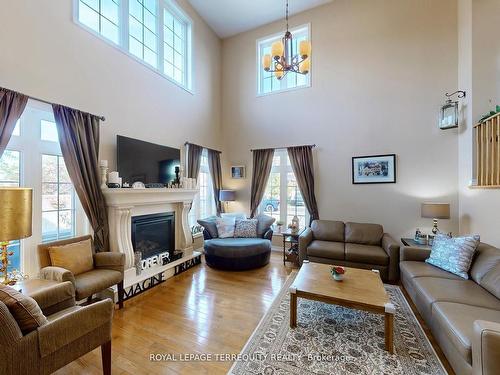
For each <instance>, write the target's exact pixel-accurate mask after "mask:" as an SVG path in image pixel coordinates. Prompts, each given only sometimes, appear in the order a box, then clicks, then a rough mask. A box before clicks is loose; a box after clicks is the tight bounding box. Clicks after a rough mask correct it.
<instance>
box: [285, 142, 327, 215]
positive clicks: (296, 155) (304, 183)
mask: <svg viewBox="0 0 500 375" xmlns="http://www.w3.org/2000/svg"><path fill="white" fill-rule="evenodd" d="M287 150H288V157H289V158H290V163H291V164H292V169H293V173H295V178H296V179H297V185H299V189H300V193H301V194H302V198H303V199H304V204H305V205H306V208H307V211H309V215H310V217H311V220H310V222H312V221H313V220H317V219H319V212H318V204H317V203H316V195H315V194H314V165H313V154H312V146H298V147H289V148H288V149H287ZM309 224H310V223H309Z"/></svg>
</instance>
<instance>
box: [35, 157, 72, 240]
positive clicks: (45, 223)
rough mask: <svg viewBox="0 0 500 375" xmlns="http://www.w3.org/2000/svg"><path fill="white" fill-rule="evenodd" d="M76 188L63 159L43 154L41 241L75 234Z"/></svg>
mask: <svg viewBox="0 0 500 375" xmlns="http://www.w3.org/2000/svg"><path fill="white" fill-rule="evenodd" d="M74 201H75V191H74V189H73V185H72V184H71V180H70V178H69V174H68V170H67V169H66V165H65V164H64V159H63V157H62V156H59V155H42V241H43V242H50V241H56V240H60V239H64V238H69V237H73V236H74V235H75V225H74V223H75V202H74Z"/></svg>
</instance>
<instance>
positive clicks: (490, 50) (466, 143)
mask: <svg viewBox="0 0 500 375" xmlns="http://www.w3.org/2000/svg"><path fill="white" fill-rule="evenodd" d="M458 14H459V25H458V26H459V51H460V53H459V81H460V84H459V86H460V87H461V89H462V90H467V93H468V98H467V99H466V100H465V101H464V102H463V104H464V107H463V113H464V118H463V123H462V131H461V132H460V139H459V190H460V232H461V233H463V234H466V233H475V234H480V235H481V240H482V241H484V242H488V243H491V244H492V245H495V246H500V231H499V224H500V191H499V190H498V189H497V190H489V189H485V190H477V189H470V188H469V187H468V185H469V182H470V180H471V179H472V178H473V176H474V174H473V162H474V159H473V147H472V144H473V135H472V129H473V126H474V124H475V123H476V122H477V121H478V120H479V119H480V118H481V117H482V115H483V114H485V113H487V112H489V111H490V110H491V109H494V107H495V105H496V104H500V46H499V44H498V35H499V34H498V25H499V24H500V2H499V1H498V0H481V1H472V0H459V13H458Z"/></svg>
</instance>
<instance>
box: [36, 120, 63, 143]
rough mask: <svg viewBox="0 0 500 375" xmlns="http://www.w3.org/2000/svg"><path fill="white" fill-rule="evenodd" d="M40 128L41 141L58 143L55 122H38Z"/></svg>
mask: <svg viewBox="0 0 500 375" xmlns="http://www.w3.org/2000/svg"><path fill="white" fill-rule="evenodd" d="M40 127H41V139H42V141H49V142H59V137H58V135H57V126H56V123H55V122H52V121H46V120H42V121H40Z"/></svg>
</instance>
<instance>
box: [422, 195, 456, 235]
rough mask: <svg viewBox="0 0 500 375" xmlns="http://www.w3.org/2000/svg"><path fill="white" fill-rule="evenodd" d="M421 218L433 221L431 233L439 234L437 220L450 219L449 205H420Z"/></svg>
mask: <svg viewBox="0 0 500 375" xmlns="http://www.w3.org/2000/svg"><path fill="white" fill-rule="evenodd" d="M421 216H422V217H423V218H427V219H433V221H434V225H433V226H432V233H433V234H436V233H438V232H439V229H438V219H449V218H450V204H449V203H422V206H421Z"/></svg>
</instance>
